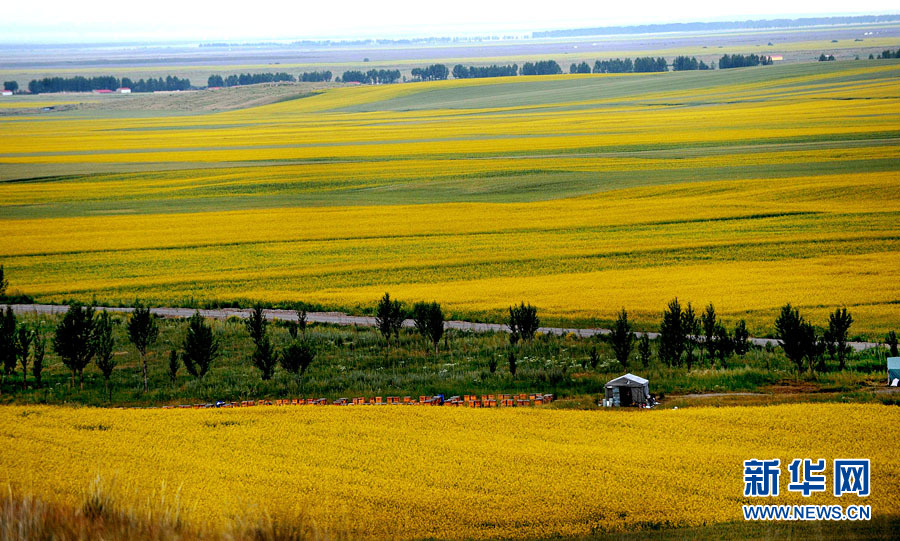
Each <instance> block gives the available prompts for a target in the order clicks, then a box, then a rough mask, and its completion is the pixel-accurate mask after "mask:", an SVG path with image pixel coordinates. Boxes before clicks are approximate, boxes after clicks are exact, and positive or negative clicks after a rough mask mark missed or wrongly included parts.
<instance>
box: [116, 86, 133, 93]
mask: <svg viewBox="0 0 900 541" xmlns="http://www.w3.org/2000/svg"><path fill="white" fill-rule="evenodd" d="M116 92H118V93H119V94H131V89H130V88H128V87H127V86H123V87H122V88H117V89H116Z"/></svg>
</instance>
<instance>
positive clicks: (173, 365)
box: [169, 349, 179, 385]
mask: <svg viewBox="0 0 900 541" xmlns="http://www.w3.org/2000/svg"><path fill="white" fill-rule="evenodd" d="M178 362H179V359H178V352H177V351H175V350H174V349H173V350H172V351H170V352H169V381H171V382H172V384H173V385H174V384H175V382H177V381H178Z"/></svg>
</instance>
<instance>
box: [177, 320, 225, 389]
mask: <svg viewBox="0 0 900 541" xmlns="http://www.w3.org/2000/svg"><path fill="white" fill-rule="evenodd" d="M183 349H184V353H183V354H182V355H181V360H182V361H183V362H184V367H185V368H186V369H187V371H188V373H189V374H190V375H192V376H194V377H195V378H203V376H205V375H206V373H207V372H208V371H209V367H210V365H212V362H213V360H215V358H216V357H217V356H218V354H219V341H218V340H217V339H216V337H215V335H214V334H213V330H212V327H210V326H209V325H208V324H207V323H206V320H205V319H203V316H201V315H200V312H199V311H198V312H195V313H194V315H193V316H191V319H190V321H189V323H188V331H187V335H185V337H184V348H183Z"/></svg>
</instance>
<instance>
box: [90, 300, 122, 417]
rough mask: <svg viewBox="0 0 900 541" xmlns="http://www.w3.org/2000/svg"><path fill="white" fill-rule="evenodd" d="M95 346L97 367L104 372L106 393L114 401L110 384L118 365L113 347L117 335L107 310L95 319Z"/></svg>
mask: <svg viewBox="0 0 900 541" xmlns="http://www.w3.org/2000/svg"><path fill="white" fill-rule="evenodd" d="M92 338H93V341H94V348H95V350H96V355H95V359H94V362H95V363H96V364H97V368H99V369H100V372H101V373H102V374H103V381H104V383H105V384H106V394H107V396H108V397H109V400H110V401H112V387H111V386H110V384H109V378H110V377H111V376H112V372H113V369H114V368H115V367H116V364H117V363H116V360H115V359H114V358H113V348H115V346H116V341H115V337H113V325H112V319H111V318H110V317H109V314H108V313H107V312H106V310H104V311H102V312H100V314H99V315H98V317H97V319H96V321H94V332H93V337H92Z"/></svg>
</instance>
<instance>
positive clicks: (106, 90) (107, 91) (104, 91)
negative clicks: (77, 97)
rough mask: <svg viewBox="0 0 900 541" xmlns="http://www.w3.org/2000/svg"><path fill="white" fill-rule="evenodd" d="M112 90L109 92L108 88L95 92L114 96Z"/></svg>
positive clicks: (95, 91)
mask: <svg viewBox="0 0 900 541" xmlns="http://www.w3.org/2000/svg"><path fill="white" fill-rule="evenodd" d="M112 93H113V91H112V90H108V89H106V88H101V89H99V90H94V94H112Z"/></svg>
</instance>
